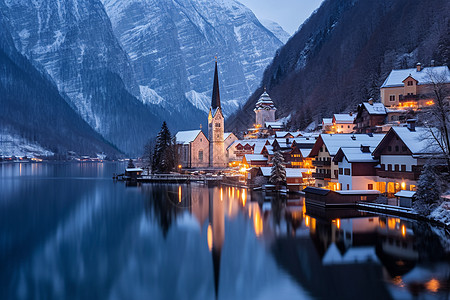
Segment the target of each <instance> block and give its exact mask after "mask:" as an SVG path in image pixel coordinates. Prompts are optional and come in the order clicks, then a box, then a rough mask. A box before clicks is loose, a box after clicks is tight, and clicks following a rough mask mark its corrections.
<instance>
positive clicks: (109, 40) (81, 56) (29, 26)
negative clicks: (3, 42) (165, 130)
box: [0, 0, 162, 153]
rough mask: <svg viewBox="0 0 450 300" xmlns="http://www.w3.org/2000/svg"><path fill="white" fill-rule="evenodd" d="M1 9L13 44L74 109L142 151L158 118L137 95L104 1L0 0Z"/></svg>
mask: <svg viewBox="0 0 450 300" xmlns="http://www.w3.org/2000/svg"><path fill="white" fill-rule="evenodd" d="M0 9H1V12H2V14H4V16H5V20H7V23H6V26H7V27H8V30H9V31H10V33H11V35H12V37H13V40H14V44H15V47H16V48H17V49H18V50H19V52H20V53H21V54H23V55H24V56H25V57H27V58H28V59H29V60H30V61H31V62H32V63H33V64H34V65H35V67H36V68H37V69H39V70H40V71H41V72H42V73H43V74H45V76H48V77H49V78H51V80H52V81H53V82H54V83H55V84H56V86H57V87H58V90H59V92H60V94H61V95H62V96H63V97H65V98H66V99H67V101H68V103H69V104H70V105H71V106H72V107H74V108H75V109H76V111H77V112H78V114H79V115H80V116H81V117H82V118H83V119H84V120H86V121H87V122H88V124H89V125H90V126H91V127H92V128H94V129H95V130H96V131H98V132H99V133H100V134H101V135H103V136H104V137H105V138H106V139H108V140H109V141H111V142H112V143H113V144H115V145H116V146H118V147H119V148H120V149H121V150H123V151H125V152H134V153H137V151H141V149H142V146H143V144H144V143H145V142H146V140H147V139H148V138H149V137H150V136H151V135H153V134H154V132H156V131H157V130H158V128H159V126H160V124H161V122H162V119H161V118H160V117H159V116H157V115H155V114H154V113H153V112H151V109H148V106H144V105H143V104H142V103H141V102H140V101H139V100H137V98H136V97H139V96H140V90H139V87H138V85H137V84H136V81H135V80H134V78H133V73H132V69H131V66H130V64H129V61H128V56H127V54H126V53H125V52H124V51H123V50H122V48H121V46H120V45H119V43H118V41H117V39H116V38H115V36H114V33H113V31H112V28H111V24H110V21H109V18H108V16H107V15H106V13H105V11H104V8H103V5H102V3H101V2H100V1H98V0H67V1H63V0H58V1H52V0H42V1H17V2H16V1H2V0H0ZM134 96H136V97H134ZM151 120H152V121H151Z"/></svg>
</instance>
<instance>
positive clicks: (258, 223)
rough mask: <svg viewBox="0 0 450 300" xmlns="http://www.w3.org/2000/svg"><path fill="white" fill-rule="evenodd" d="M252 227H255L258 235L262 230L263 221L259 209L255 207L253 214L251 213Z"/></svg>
mask: <svg viewBox="0 0 450 300" xmlns="http://www.w3.org/2000/svg"><path fill="white" fill-rule="evenodd" d="M253 227H254V228H255V234H256V236H260V235H261V234H262V232H263V221H262V219H261V213H260V212H259V209H256V210H255V214H254V215H253Z"/></svg>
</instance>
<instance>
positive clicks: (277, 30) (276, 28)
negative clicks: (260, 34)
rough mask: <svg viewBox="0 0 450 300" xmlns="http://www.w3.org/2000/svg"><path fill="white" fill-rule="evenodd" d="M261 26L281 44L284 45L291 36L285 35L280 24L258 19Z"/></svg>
mask: <svg viewBox="0 0 450 300" xmlns="http://www.w3.org/2000/svg"><path fill="white" fill-rule="evenodd" d="M259 21H260V22H261V24H263V25H264V27H266V28H267V29H269V30H270V31H271V32H272V33H273V34H274V35H275V36H276V37H277V38H278V39H279V40H280V41H281V42H283V44H285V43H286V42H287V41H288V40H289V38H290V37H291V35H290V34H289V33H287V32H286V31H285V30H284V29H283V27H281V25H280V24H278V23H277V22H275V21H272V20H267V19H260V20H259Z"/></svg>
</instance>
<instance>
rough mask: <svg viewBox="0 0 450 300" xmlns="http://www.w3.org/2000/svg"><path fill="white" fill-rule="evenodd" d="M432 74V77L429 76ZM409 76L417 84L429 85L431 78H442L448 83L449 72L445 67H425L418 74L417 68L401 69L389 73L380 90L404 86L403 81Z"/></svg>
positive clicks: (449, 79)
mask: <svg viewBox="0 0 450 300" xmlns="http://www.w3.org/2000/svg"><path fill="white" fill-rule="evenodd" d="M430 74H432V76H430ZM408 76H411V77H412V78H414V79H415V80H417V81H418V84H419V85H421V84H430V83H431V82H432V77H436V78H439V79H440V78H441V77H443V78H444V81H445V82H446V83H450V72H449V69H448V67H447V66H439V67H426V68H422V70H421V71H420V72H418V71H417V68H412V69H403V70H392V71H391V73H389V76H388V77H387V78H386V80H385V81H384V83H383V85H381V88H386V87H395V86H404V83H403V81H404V80H405V79H406V78H407V77H408Z"/></svg>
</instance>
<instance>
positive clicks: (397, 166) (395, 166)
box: [394, 164, 400, 172]
mask: <svg viewBox="0 0 450 300" xmlns="http://www.w3.org/2000/svg"><path fill="white" fill-rule="evenodd" d="M394 168H395V171H396V172H398V171H400V168H399V165H397V164H395V165H394Z"/></svg>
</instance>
